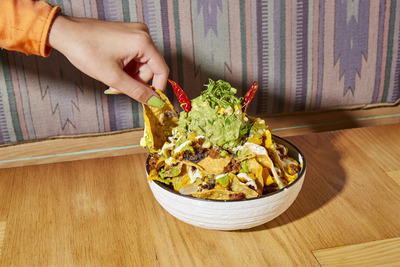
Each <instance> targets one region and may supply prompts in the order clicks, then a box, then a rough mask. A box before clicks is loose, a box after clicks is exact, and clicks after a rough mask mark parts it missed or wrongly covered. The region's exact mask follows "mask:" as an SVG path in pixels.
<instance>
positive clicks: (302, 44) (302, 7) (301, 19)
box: [294, 0, 308, 110]
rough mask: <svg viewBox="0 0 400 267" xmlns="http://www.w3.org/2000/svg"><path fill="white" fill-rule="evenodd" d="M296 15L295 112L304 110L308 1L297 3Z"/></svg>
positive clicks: (306, 70) (302, 0) (303, 0)
mask: <svg viewBox="0 0 400 267" xmlns="http://www.w3.org/2000/svg"><path fill="white" fill-rule="evenodd" d="M296 13H297V14H298V17H297V23H296V29H295V30H296V35H297V38H296V39H297V42H296V44H295V45H296V94H295V103H294V109H295V110H304V108H305V105H306V97H307V73H308V68H307V58H308V57H307V56H308V51H307V44H308V32H307V30H308V1H307V0H301V1H298V2H297V9H296Z"/></svg>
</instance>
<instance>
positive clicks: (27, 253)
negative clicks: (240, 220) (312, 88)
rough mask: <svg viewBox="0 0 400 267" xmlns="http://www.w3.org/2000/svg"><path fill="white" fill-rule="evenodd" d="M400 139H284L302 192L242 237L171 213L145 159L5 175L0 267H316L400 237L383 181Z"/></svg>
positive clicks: (387, 180)
mask: <svg viewBox="0 0 400 267" xmlns="http://www.w3.org/2000/svg"><path fill="white" fill-rule="evenodd" d="M399 133H400V124H392V125H384V126H374V127H364V128H356V129H349V130H339V131H330V132H323V133H313V134H306V135H298V136H293V137H287V139H288V140H289V141H291V142H292V143H293V144H295V145H296V146H297V147H298V148H299V149H300V150H301V151H302V152H303V153H304V155H305V157H306V161H307V166H308V169H307V175H306V178H305V181H304V185H303V189H302V191H301V192H300V194H299V196H298V198H297V199H296V201H295V202H294V203H293V205H292V206H291V207H290V208H289V209H288V210H287V211H286V212H285V213H284V214H282V215H281V216H279V217H278V218H276V219H275V220H273V221H270V222H268V223H266V224H264V225H261V226H259V227H256V228H253V229H250V230H244V231H215V230H205V229H201V228H197V227H194V226H191V225H188V224H185V223H183V222H181V221H179V220H177V219H175V218H174V217H172V216H171V215H170V214H168V213H167V212H165V211H164V210H163V208H162V207H161V206H160V205H159V204H158V203H157V202H156V200H155V199H154V197H153V196H152V193H151V191H150V189H149V187H148V185H147V181H146V174H145V170H144V164H145V159H146V156H147V155H146V154H132V155H124V156H116V157H108V158H97V159H88V160H77V161H70V162H62V163H52V164H43V165H33V166H26V167H14V168H6V169H0V225H2V227H3V228H4V229H3V231H1V230H0V238H2V240H1V241H2V242H0V253H1V254H0V266H7V267H8V266H250V265H251V266H320V263H319V262H318V260H317V259H316V257H315V256H314V253H313V252H315V251H319V250H322V249H332V248H339V247H345V246H350V245H355V244H363V243H367V242H373V241H379V240H391V239H393V238H398V237H400V220H399V218H400V185H399V184H398V183H397V182H396V181H395V180H394V179H393V178H392V177H391V176H390V175H388V173H390V174H395V173H397V172H398V171H399V170H400V138H399ZM371 244H372V245H371V247H370V253H372V254H373V253H379V251H381V250H380V248H381V247H380V246H377V247H376V249H375V250H374V247H373V244H374V243H371ZM389 256H390V255H389ZM331 257H335V256H331ZM337 257H341V256H340V255H339V256H337ZM388 259H389V257H388ZM363 260H368V261H369V263H372V264H373V263H374V262H373V261H374V257H370V258H369V259H363ZM363 262H365V261H363ZM324 266H329V264H327V265H325V264H324Z"/></svg>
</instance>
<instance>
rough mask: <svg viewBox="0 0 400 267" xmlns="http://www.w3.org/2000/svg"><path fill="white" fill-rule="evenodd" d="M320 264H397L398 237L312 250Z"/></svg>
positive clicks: (399, 256)
mask: <svg viewBox="0 0 400 267" xmlns="http://www.w3.org/2000/svg"><path fill="white" fill-rule="evenodd" d="M314 255H315V257H316V258H317V260H318V262H319V263H320V264H321V265H322V266H338V267H347V266H348V267H354V266H363V267H368V266H371V267H375V266H399V264H400V237H398V238H388V239H384V240H378V241H372V242H366V243H362V244H355V245H350V246H344V247H337V248H327V249H321V250H317V251H314Z"/></svg>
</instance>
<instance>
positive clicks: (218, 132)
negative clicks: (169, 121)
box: [178, 79, 251, 148]
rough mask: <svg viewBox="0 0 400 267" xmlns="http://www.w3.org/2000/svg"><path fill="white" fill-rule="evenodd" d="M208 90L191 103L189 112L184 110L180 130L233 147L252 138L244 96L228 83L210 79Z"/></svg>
mask: <svg viewBox="0 0 400 267" xmlns="http://www.w3.org/2000/svg"><path fill="white" fill-rule="evenodd" d="M205 86H207V89H206V90H204V91H203V92H201V95H200V96H199V97H197V98H195V99H193V100H192V101H191V104H192V109H191V111H189V113H187V112H185V111H182V112H181V113H180V117H179V125H178V131H179V132H181V133H186V132H194V133H196V134H197V135H201V136H204V137H205V138H206V140H208V141H209V142H210V143H212V144H213V145H215V146H219V147H222V148H232V147H235V146H238V145H240V143H241V142H242V141H243V140H244V139H245V138H246V137H247V136H248V134H249V131H250V128H251V125H250V120H249V118H248V117H247V116H246V114H245V113H243V112H242V105H241V102H242V100H243V98H242V97H236V96H235V94H236V92H237V90H236V89H235V88H233V87H231V85H230V84H229V83H228V82H225V81H222V80H218V81H216V82H215V81H213V80H211V79H210V80H209V84H207V85H205Z"/></svg>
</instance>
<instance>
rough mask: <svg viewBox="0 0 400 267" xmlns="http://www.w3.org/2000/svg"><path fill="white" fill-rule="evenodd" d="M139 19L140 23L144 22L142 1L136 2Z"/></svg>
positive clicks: (137, 0)
mask: <svg viewBox="0 0 400 267" xmlns="http://www.w3.org/2000/svg"><path fill="white" fill-rule="evenodd" d="M136 9H137V18H138V21H139V22H144V18H143V5H142V0H136Z"/></svg>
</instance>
